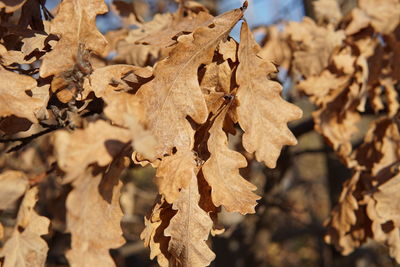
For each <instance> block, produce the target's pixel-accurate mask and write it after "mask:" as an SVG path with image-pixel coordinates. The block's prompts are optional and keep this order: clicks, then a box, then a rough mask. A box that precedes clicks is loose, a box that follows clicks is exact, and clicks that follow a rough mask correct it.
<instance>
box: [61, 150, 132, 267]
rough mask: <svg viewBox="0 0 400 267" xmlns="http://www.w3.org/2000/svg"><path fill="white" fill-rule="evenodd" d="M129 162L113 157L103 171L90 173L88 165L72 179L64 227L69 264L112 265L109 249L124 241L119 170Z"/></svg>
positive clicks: (82, 266)
mask: <svg viewBox="0 0 400 267" xmlns="http://www.w3.org/2000/svg"><path fill="white" fill-rule="evenodd" d="M127 164H129V160H128V161H126V158H123V157H117V159H115V160H114V161H113V162H112V163H111V165H110V166H109V168H107V171H105V172H104V173H103V172H100V173H99V174H97V175H93V174H92V173H91V171H95V170H91V169H89V170H88V171H87V172H82V173H81V176H80V177H79V179H76V180H75V181H74V182H73V187H74V189H73V190H72V191H71V192H70V193H69V195H68V198H67V201H66V207H67V230H68V231H69V232H70V233H71V249H70V250H69V251H68V252H67V258H68V261H69V263H70V265H71V266H79V267H89V266H107V267H109V266H115V264H114V262H113V260H112V258H111V256H110V255H109V251H108V250H109V249H111V248H118V247H120V246H121V245H123V244H124V243H125V240H124V238H123V237H122V229H121V218H122V216H123V213H122V210H121V207H120V203H119V198H120V189H121V187H122V182H121V181H120V180H119V176H120V174H121V172H122V171H123V170H124V169H125V168H126V166H127Z"/></svg>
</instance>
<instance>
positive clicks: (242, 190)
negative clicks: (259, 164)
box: [202, 107, 260, 214]
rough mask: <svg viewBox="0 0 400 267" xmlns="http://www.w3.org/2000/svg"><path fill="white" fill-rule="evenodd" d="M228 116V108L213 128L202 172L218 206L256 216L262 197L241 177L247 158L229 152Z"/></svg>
mask: <svg viewBox="0 0 400 267" xmlns="http://www.w3.org/2000/svg"><path fill="white" fill-rule="evenodd" d="M226 113H227V107H225V108H224V110H223V111H222V112H221V113H220V114H219V115H218V116H217V117H216V119H215V121H214V123H213V125H212V126H211V128H210V131H209V133H210V137H209V139H208V142H207V147H208V150H209V152H210V154H211V156H210V158H209V159H208V160H207V161H206V162H205V163H204V165H203V168H202V171H203V174H204V178H205V179H206V181H207V182H208V184H209V185H210V186H211V196H212V201H213V202H214V204H215V206H217V207H218V206H220V205H223V206H224V207H225V209H226V210H227V211H229V212H240V213H242V214H246V213H254V212H255V211H254V207H255V206H256V205H257V201H256V200H257V199H259V198H260V197H259V196H257V195H256V194H254V193H253V192H252V191H253V190H256V189H257V187H256V186H255V185H253V184H251V183H250V182H248V181H246V180H245V179H244V178H243V177H242V176H241V175H240V174H239V169H240V168H244V167H246V166H247V161H246V158H245V157H244V156H243V155H242V154H240V153H239V152H236V151H233V150H230V149H229V148H228V138H227V136H226V133H225V132H224V131H223V129H222V127H223V125H224V120H225V116H226Z"/></svg>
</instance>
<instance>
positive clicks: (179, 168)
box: [155, 150, 196, 203]
mask: <svg viewBox="0 0 400 267" xmlns="http://www.w3.org/2000/svg"><path fill="white" fill-rule="evenodd" d="M195 171H196V161H195V157H194V154H193V152H191V151H189V150H179V151H177V152H176V153H175V154H174V155H171V156H167V157H164V158H163V159H162V160H161V163H160V165H159V166H158V168H157V173H156V178H155V180H156V183H157V185H158V190H159V192H160V194H162V195H164V197H165V200H166V201H167V202H168V203H173V202H175V200H176V199H177V198H178V196H179V193H180V191H181V190H182V189H184V188H186V187H187V186H188V185H189V183H190V179H191V177H192V176H193V175H195Z"/></svg>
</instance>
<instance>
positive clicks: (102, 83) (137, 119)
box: [86, 65, 157, 160]
mask: <svg viewBox="0 0 400 267" xmlns="http://www.w3.org/2000/svg"><path fill="white" fill-rule="evenodd" d="M152 73H153V72H152V70H151V68H140V67H136V66H131V65H112V66H106V67H103V68H98V69H96V70H95V71H94V72H93V73H92V74H91V76H90V83H86V86H87V87H88V88H90V89H87V90H88V91H93V92H94V93H95V94H96V96H98V97H101V98H102V99H103V100H104V102H105V103H106V107H105V109H104V113H105V115H106V116H107V117H108V118H109V119H111V121H112V122H113V123H114V124H117V125H120V126H124V127H126V128H128V129H129V130H130V132H131V135H132V144H133V147H134V149H135V150H136V151H137V152H139V153H140V154H141V155H143V156H144V157H146V158H147V159H151V160H154V159H155V150H156V146H157V142H156V140H155V138H154V137H153V136H152V135H151V133H150V132H149V131H147V130H146V129H145V128H146V118H145V117H144V114H143V108H142V106H141V104H140V103H139V99H138V98H137V97H136V95H134V94H133V93H130V92H128V91H131V90H137V88H134V87H139V86H140V85H141V83H142V82H143V83H144V82H147V81H148V80H149V79H150V77H151V76H152Z"/></svg>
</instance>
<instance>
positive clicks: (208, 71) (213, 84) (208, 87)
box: [200, 61, 232, 112]
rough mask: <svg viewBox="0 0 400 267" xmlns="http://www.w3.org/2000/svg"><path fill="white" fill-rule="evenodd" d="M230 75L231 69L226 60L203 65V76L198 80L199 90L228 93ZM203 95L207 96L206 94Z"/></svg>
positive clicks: (229, 89)
mask: <svg viewBox="0 0 400 267" xmlns="http://www.w3.org/2000/svg"><path fill="white" fill-rule="evenodd" d="M231 77H232V69H231V68H230V66H229V63H228V61H223V62H222V63H217V62H212V63H211V64H209V65H207V66H206V67H205V72H204V76H203V78H202V79H201V82H200V87H201V90H202V91H203V92H204V93H210V92H225V93H230V91H231ZM205 97H207V95H206V96H205ZM207 107H208V105H207ZM209 112H211V110H209Z"/></svg>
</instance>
